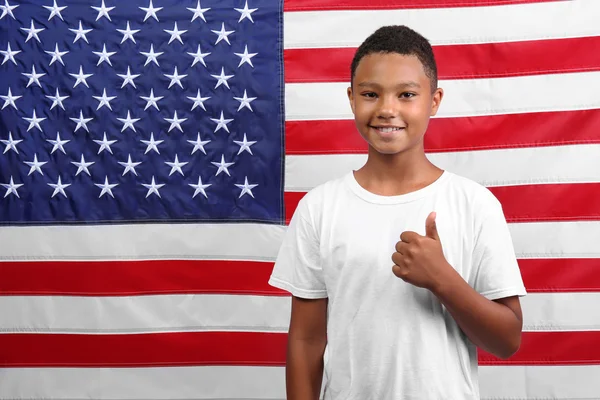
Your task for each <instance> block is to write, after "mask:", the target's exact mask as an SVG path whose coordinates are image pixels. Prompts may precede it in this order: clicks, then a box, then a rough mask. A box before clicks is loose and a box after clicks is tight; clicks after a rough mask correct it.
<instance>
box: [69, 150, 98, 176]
mask: <svg viewBox="0 0 600 400" xmlns="http://www.w3.org/2000/svg"><path fill="white" fill-rule="evenodd" d="M71 164H73V165H75V166H76V167H77V172H76V173H75V176H77V175H79V174H80V173H81V172H82V171H85V173H86V174H88V175H89V176H92V174H90V170H89V169H88V167H89V166H90V165H92V164H95V163H94V162H93V161H92V162H85V158H84V157H83V154H82V155H81V161H80V162H77V161H71Z"/></svg>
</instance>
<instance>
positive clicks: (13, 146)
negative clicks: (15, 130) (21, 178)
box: [0, 132, 23, 154]
mask: <svg viewBox="0 0 600 400" xmlns="http://www.w3.org/2000/svg"><path fill="white" fill-rule="evenodd" d="M22 141H23V139H20V140H14V139H13V137H12V132H8V140H0V142H2V143H4V144H5V145H6V148H5V149H4V153H2V154H5V153H6V152H8V151H9V150H10V149H12V150H14V152H15V153H17V154H19V150H17V145H18V144H19V143H21V142H22Z"/></svg>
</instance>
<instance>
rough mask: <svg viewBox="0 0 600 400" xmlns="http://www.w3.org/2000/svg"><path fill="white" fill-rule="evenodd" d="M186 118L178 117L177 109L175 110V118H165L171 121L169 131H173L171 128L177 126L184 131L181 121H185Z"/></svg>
mask: <svg viewBox="0 0 600 400" xmlns="http://www.w3.org/2000/svg"><path fill="white" fill-rule="evenodd" d="M185 120H187V118H181V119H179V118H177V111H175V115H174V116H173V118H165V121H167V122H170V123H171V126H170V127H169V130H168V131H167V132H171V129H173V128H177V129H179V130H180V131H181V132H183V129H181V125H180V124H181V123H182V122H184V121H185Z"/></svg>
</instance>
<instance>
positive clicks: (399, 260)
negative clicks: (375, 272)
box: [392, 252, 404, 265]
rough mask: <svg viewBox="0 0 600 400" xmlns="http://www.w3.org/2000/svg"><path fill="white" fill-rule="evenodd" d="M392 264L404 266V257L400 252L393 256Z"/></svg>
mask: <svg viewBox="0 0 600 400" xmlns="http://www.w3.org/2000/svg"><path fill="white" fill-rule="evenodd" d="M392 262H393V263H394V264H396V265H404V256H403V255H402V254H400V253H398V252H395V253H394V254H392Z"/></svg>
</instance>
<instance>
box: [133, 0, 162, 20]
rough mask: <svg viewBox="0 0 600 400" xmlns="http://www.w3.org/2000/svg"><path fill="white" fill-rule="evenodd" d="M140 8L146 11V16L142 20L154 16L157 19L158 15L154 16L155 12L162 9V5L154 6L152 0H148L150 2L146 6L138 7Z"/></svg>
mask: <svg viewBox="0 0 600 400" xmlns="http://www.w3.org/2000/svg"><path fill="white" fill-rule="evenodd" d="M139 8H140V9H141V10H143V11H146V16H145V17H144V22H146V20H147V19H148V18H150V17H152V18H154V19H155V20H157V21H158V17H157V16H156V12H157V11H160V10H162V9H163V8H162V7H156V8H155V7H154V6H153V5H152V0H150V4H149V5H148V7H139Z"/></svg>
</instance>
